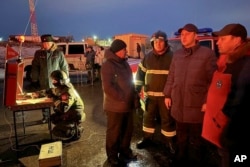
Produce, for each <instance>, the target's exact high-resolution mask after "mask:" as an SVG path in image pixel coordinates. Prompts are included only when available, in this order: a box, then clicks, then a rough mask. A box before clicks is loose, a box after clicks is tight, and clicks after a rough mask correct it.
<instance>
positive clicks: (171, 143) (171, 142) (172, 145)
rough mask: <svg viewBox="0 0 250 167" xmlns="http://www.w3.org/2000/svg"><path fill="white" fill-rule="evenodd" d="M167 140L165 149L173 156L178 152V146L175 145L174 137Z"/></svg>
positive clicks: (166, 138)
mask: <svg viewBox="0 0 250 167" xmlns="http://www.w3.org/2000/svg"><path fill="white" fill-rule="evenodd" d="M164 138H165V139H164V140H165V141H164V143H165V147H166V148H167V149H168V150H169V152H170V153H171V154H175V152H176V146H175V143H174V137H166V136H165V137H164Z"/></svg>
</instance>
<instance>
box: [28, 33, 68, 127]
mask: <svg viewBox="0 0 250 167" xmlns="http://www.w3.org/2000/svg"><path fill="white" fill-rule="evenodd" d="M41 41H42V48H41V49H39V50H37V51H36V52H35V56H34V58H33V60H32V71H31V77H32V84H31V85H32V87H33V88H35V89H36V90H42V89H49V88H52V87H53V84H52V82H51V80H50V79H49V76H50V74H51V73H52V72H53V71H55V70H62V71H64V72H65V73H66V74H67V75H69V69H68V63H67V61H66V59H65V57H64V54H63V52H62V51H60V50H59V49H58V48H57V45H56V43H54V40H53V37H52V35H50V34H44V35H42V36H41ZM48 114H49V113H48V111H47V110H43V119H42V122H43V123H46V122H47V119H48Z"/></svg>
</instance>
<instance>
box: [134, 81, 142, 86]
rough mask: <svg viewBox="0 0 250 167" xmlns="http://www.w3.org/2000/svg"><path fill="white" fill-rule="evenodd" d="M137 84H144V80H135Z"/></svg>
mask: <svg viewBox="0 0 250 167" xmlns="http://www.w3.org/2000/svg"><path fill="white" fill-rule="evenodd" d="M134 83H135V85H143V83H144V82H143V81H141V80H135V82H134Z"/></svg>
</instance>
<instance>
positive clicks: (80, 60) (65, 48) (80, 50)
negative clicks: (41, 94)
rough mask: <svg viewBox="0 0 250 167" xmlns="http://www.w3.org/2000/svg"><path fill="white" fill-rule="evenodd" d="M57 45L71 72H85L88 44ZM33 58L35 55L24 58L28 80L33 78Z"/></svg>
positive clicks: (66, 43) (69, 43) (64, 43)
mask: <svg viewBox="0 0 250 167" xmlns="http://www.w3.org/2000/svg"><path fill="white" fill-rule="evenodd" d="M56 44H57V46H58V48H59V49H60V50H61V51H62V52H63V53H64V55H65V58H66V60H67V62H68V64H69V69H70V71H74V70H85V62H86V58H85V56H84V53H85V51H86V48H87V45H88V44H87V43H84V42H63V43H56ZM37 49H39V48H37ZM33 58H34V54H33V55H29V56H24V57H23V62H24V71H25V78H26V79H28V80H29V79H30V78H31V70H32V60H33Z"/></svg>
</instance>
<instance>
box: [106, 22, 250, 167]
mask: <svg viewBox="0 0 250 167" xmlns="http://www.w3.org/2000/svg"><path fill="white" fill-rule="evenodd" d="M178 32H179V33H180V39H181V43H182V48H181V49H179V50H177V51H175V52H174V53H173V52H172V51H171V48H170V46H169V45H168V39H167V35H166V33H165V32H163V31H157V32H155V33H154V34H153V35H152V38H151V45H152V47H153V49H152V51H150V52H149V53H148V54H147V55H145V57H144V58H143V59H142V61H141V63H140V64H139V66H138V70H137V73H136V81H135V85H134V86H135V90H133V84H132V72H131V70H129V66H128V63H127V62H126V58H125V55H126V52H127V50H126V44H125V43H124V41H122V40H117V39H116V40H115V41H113V43H112V44H111V47H110V48H109V49H107V50H106V52H105V57H106V58H107V61H106V62H105V63H104V64H103V67H105V68H103V69H102V70H101V74H102V78H103V80H102V84H103V90H104V111H106V113H107V119H108V124H107V136H106V151H107V157H108V162H109V163H111V164H112V165H119V163H120V161H121V160H125V161H129V160H136V155H134V154H133V152H132V150H131V148H130V141H131V136H132V127H131V124H132V114H131V112H132V111H133V108H134V107H136V106H138V105H135V104H134V103H133V99H136V97H137V96H138V95H139V94H140V92H141V90H142V88H143V91H144V92H145V95H146V98H145V99H144V102H145V111H144V113H143V128H142V130H143V134H144V135H143V138H142V140H140V141H139V142H138V143H137V145H136V146H137V148H138V149H143V148H146V147H149V146H151V145H152V144H153V143H154V139H153V136H154V133H155V130H156V120H157V119H160V123H161V134H162V142H163V145H164V146H165V148H166V149H167V150H169V152H170V154H171V155H173V166H177V167H179V166H180V167H182V166H190V167H203V166H209V165H210V166H211V165H213V166H215V165H217V166H222V167H231V166H235V165H239V166H240V165H243V166H244V165H245V166H246V164H247V163H248V161H249V160H245V162H242V161H237V156H239V155H246V156H247V155H248V154H247V151H248V149H249V141H250V140H249V135H247V132H246V129H245V128H247V127H248V123H247V122H249V121H248V120H247V118H248V117H247V116H246V114H247V111H249V105H247V103H248V101H249V100H248V99H249V96H250V73H249V70H250V69H249V68H250V64H249V63H250V57H249V56H248V55H249V54H250V44H249V42H247V31H246V28H245V27H244V26H242V25H241V24H234V23H233V24H228V25H226V26H225V27H223V28H222V29H221V30H220V31H218V32H213V35H214V36H216V37H217V38H218V41H217V43H216V44H217V45H218V48H219V53H220V56H216V55H215V52H214V51H213V50H212V49H210V48H208V47H204V46H201V45H199V42H198V40H197V37H198V28H197V27H196V26H195V25H194V24H190V23H189V24H186V25H185V26H183V27H182V28H180V29H179V30H178ZM218 57H219V59H218ZM225 78H226V79H225ZM228 85H229V86H228ZM225 86H227V89H225V88H224V87H225ZM214 87H215V88H214ZM221 92H222V93H221ZM221 98H222V99H223V100H221ZM114 104H115V105H114ZM218 113H220V114H218ZM204 115H205V117H204ZM218 115H223V116H224V117H225V118H224V119H223V120H220V117H219V118H218ZM204 120H205V121H204ZM206 120H207V121H206ZM211 122H212V123H211ZM211 124H213V126H214V127H215V129H216V128H217V130H215V131H213V130H207V129H209V128H212V126H210V125H211ZM224 125H225V126H224ZM216 133H218V134H217V136H216V135H215V136H216V137H214V134H216ZM211 136H213V140H210V137H211ZM214 141H215V142H214ZM216 142H217V143H219V144H216ZM216 146H217V147H216ZM217 149H218V155H220V158H219V159H220V161H219V162H217V161H216V160H215V159H214V160H215V161H216V162H215V163H214V164H209V163H211V159H213V158H216V156H214V157H213V154H214V153H216V154H217ZM211 153H213V154H211ZM209 158H210V159H209ZM235 158H236V161H235Z"/></svg>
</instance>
